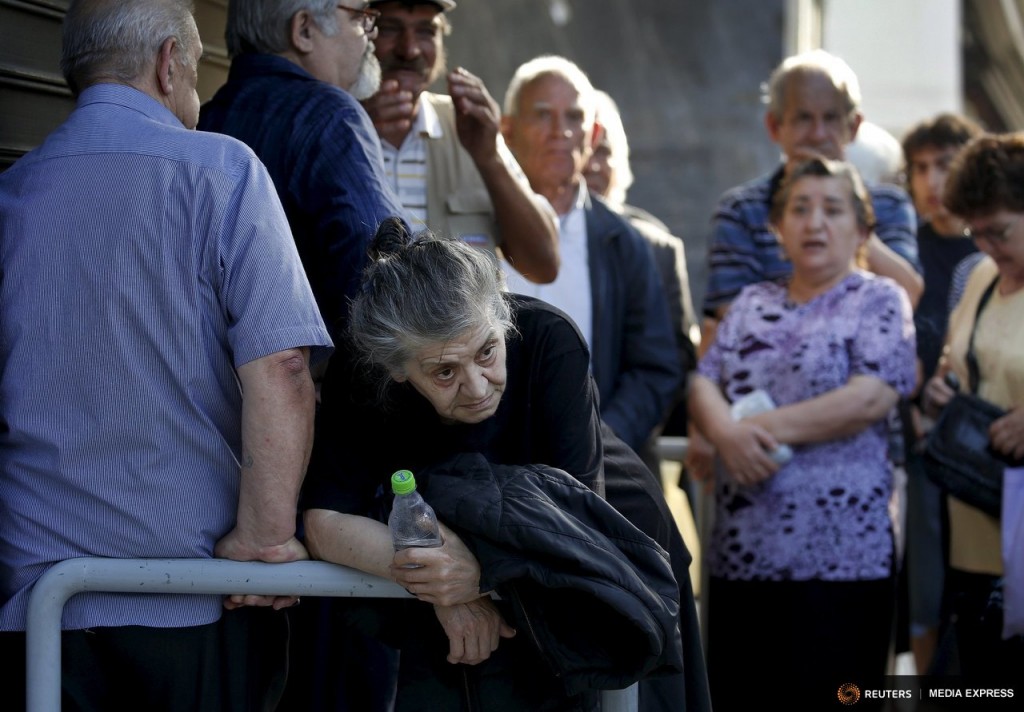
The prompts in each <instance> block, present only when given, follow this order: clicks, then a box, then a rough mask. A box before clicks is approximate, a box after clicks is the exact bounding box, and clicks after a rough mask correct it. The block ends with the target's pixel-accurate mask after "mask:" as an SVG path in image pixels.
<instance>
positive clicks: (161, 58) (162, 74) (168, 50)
mask: <svg viewBox="0 0 1024 712" xmlns="http://www.w3.org/2000/svg"><path fill="white" fill-rule="evenodd" d="M179 49H180V48H179V47H178V40H177V39H175V38H174V37H168V38H167V39H165V40H164V41H163V42H162V43H161V44H160V49H159V50H158V51H157V56H156V82H157V86H158V87H159V88H160V92H161V93H162V94H166V95H167V96H170V95H171V94H173V93H174V80H175V77H174V71H175V70H176V69H178V61H177V59H176V58H175V55H176V54H177V53H178V51H179Z"/></svg>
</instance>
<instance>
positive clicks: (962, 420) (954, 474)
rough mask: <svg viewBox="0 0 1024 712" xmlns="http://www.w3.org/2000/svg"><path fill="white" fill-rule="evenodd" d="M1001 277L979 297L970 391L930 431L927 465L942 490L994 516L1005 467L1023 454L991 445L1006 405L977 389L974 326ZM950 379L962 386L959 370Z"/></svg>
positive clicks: (969, 357) (999, 503) (959, 396)
mask: <svg viewBox="0 0 1024 712" xmlns="http://www.w3.org/2000/svg"><path fill="white" fill-rule="evenodd" d="M997 281H998V278H996V280H993V282H992V284H990V285H989V286H988V288H987V289H986V290H985V293H984V294H983V295H982V297H981V300H980V301H979V303H978V311H977V314H976V315H975V317H974V326H973V327H972V329H971V338H970V340H969V342H968V346H967V370H968V373H969V376H970V380H971V382H970V384H969V385H970V390H971V392H970V393H957V394H956V395H955V396H953V398H952V399H951V400H950V401H949V403H947V404H946V406H945V407H944V408H943V409H942V413H941V414H940V415H939V418H938V420H937V421H936V423H935V426H934V427H933V428H932V430H931V432H929V433H928V440H927V442H926V444H925V450H924V456H923V457H924V467H925V472H927V474H928V477H929V478H931V480H932V481H933V482H935V484H937V485H938V486H939V487H941V488H942V489H943V490H945V491H946V492H948V493H949V494H951V495H953V496H954V497H956V498H957V499H960V500H962V501H964V502H966V503H967V504H969V505H971V506H972V507H976V508H977V509H980V510H981V511H983V512H985V513H986V514H989V515H991V516H994V517H999V516H1000V507H1001V506H1002V499H1003V469H1004V468H1005V467H1006V466H1007V465H1010V466H1013V467H1020V466H1021V464H1024V460H1013V459H1012V458H1008V457H1007V456H1006V455H1003V454H1002V453H999V452H996V451H995V450H993V449H992V447H991V445H990V443H989V436H988V430H989V426H990V425H992V421H994V420H997V419H998V418H1001V417H1002V416H1004V415H1006V411H1004V410H1003V409H1002V408H999V407H998V406H996V405H993V404H992V403H989V402H988V401H986V400H983V399H981V398H979V397H978V396H976V395H974V393H975V392H977V389H978V381H979V380H980V373H979V369H978V361H977V357H976V356H975V354H974V331H975V329H976V328H977V324H978V317H980V316H981V310H982V309H983V308H984V307H985V304H986V303H987V302H988V300H989V298H990V297H991V296H992V291H993V290H994V289H995V286H996V282H997ZM949 376H953V379H952V380H953V382H952V383H951V384H950V385H951V386H953V387H954V388H956V387H957V385H958V384H957V383H956V382H955V376H954V375H953V374H949ZM947 377H948V376H947Z"/></svg>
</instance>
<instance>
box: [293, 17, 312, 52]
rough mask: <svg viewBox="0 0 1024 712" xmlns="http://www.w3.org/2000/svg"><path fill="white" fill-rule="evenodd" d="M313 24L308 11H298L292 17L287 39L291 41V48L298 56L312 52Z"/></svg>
mask: <svg viewBox="0 0 1024 712" xmlns="http://www.w3.org/2000/svg"><path fill="white" fill-rule="evenodd" d="M315 24H316V23H315V22H314V20H313V15H312V14H310V12H309V10H299V11H298V12H297V13H295V14H294V15H292V19H291V22H290V23H289V27H288V37H289V39H290V40H291V43H292V48H293V49H294V50H295V51H296V52H298V53H299V54H308V53H309V52H312V51H313V27H314V25H315Z"/></svg>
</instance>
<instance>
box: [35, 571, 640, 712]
mask: <svg viewBox="0 0 1024 712" xmlns="http://www.w3.org/2000/svg"><path fill="white" fill-rule="evenodd" d="M86 591H90V592H94V593H95V592H112V593H191V594H195V593H200V594H216V595H227V594H236V593H237V594H256V595H277V596H331V597H352V598H407V597H409V593H407V592H406V591H405V589H403V588H402V587H401V586H399V585H398V584H396V583H394V582H393V581H389V580H387V579H383V578H380V577H378V576H372V575H370V574H365V573H363V572H361V571H357V570H355V569H351V568H348V567H346V566H338V565H336V564H330V563H327V562H325V561H294V562H290V563H287V564H268V563H264V562H259V561H229V560H227V559H106V558H91V557H90V558H81V559H68V560H67V561H62V562H60V563H59V564H57V565H55V566H53V567H52V568H51V569H50V570H49V571H47V572H46V573H45V574H43V575H42V576H41V577H40V578H39V580H38V581H37V582H36V584H35V587H34V588H33V589H32V593H31V596H30V598H29V605H28V618H27V621H26V661H25V662H26V675H25V682H26V685H27V687H26V699H27V703H28V704H27V710H28V712H59V710H60V705H61V666H60V665H61V663H60V648H61V640H60V632H61V617H62V615H63V612H64V605H65V604H66V603H67V601H68V600H69V599H70V598H71V597H72V596H74V595H76V594H78V593H83V592H86ZM601 709H602V711H603V712H636V711H637V709H638V704H637V686H636V685H635V684H634V685H631V686H630V687H627V688H626V689H624V690H604V691H602V692H601Z"/></svg>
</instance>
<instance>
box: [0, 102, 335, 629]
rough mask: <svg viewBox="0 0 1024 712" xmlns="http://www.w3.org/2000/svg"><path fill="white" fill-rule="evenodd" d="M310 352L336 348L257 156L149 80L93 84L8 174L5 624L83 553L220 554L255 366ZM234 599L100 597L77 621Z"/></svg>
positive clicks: (158, 617) (172, 613)
mask: <svg viewBox="0 0 1024 712" xmlns="http://www.w3.org/2000/svg"><path fill="white" fill-rule="evenodd" d="M299 346H311V347H314V349H313V351H314V355H313V358H314V360H319V359H321V358H323V357H325V356H326V355H327V354H328V353H329V347H330V346H331V340H330V338H329V336H328V334H327V330H326V329H325V327H324V324H323V322H322V320H321V318H320V315H319V311H318V309H317V306H316V303H315V301H314V299H313V295H312V292H311V291H310V288H309V284H308V282H307V280H306V276H305V273H304V271H303V269H302V265H301V264H300V262H299V258H298V255H297V252H296V248H295V244H294V241H293V239H292V236H291V232H290V230H289V227H288V222H287V220H286V218H285V215H284V211H283V210H282V208H281V205H280V202H279V200H278V197H277V193H276V191H275V190H274V186H273V183H272V182H271V179H270V177H269V176H268V174H267V171H266V169H265V168H264V167H263V165H262V164H261V163H260V162H259V161H258V160H257V159H256V157H255V155H254V154H253V153H252V151H250V150H249V149H248V148H247V147H245V146H244V145H243V144H242V143H239V142H238V141H235V140H234V139H231V138H228V137H225V136H221V135H216V134H209V133H202V132H194V131H188V130H186V129H185V128H184V127H183V126H182V125H181V123H180V122H179V121H178V120H177V119H176V118H175V116H174V115H173V114H172V113H171V112H169V111H168V110H167V109H165V108H164V107H163V106H161V105H160V104H159V103H157V102H156V101H155V100H153V99H152V98H150V97H149V96H147V95H145V94H143V93H141V92H139V91H137V90H135V89H132V88H130V87H127V86H120V85H111V84H107V85H98V86H94V87H91V88H89V89H87V90H86V91H85V92H83V93H82V95H81V97H80V98H79V101H78V105H77V108H76V109H75V111H74V112H73V113H72V114H71V116H70V117H69V118H68V120H67V121H66V122H65V123H64V124H63V125H62V126H60V127H59V128H58V129H57V130H56V131H54V133H53V134H51V135H50V136H49V137H48V138H47V140H46V142H45V143H44V144H43V145H42V146H41V147H40V148H38V149H37V150H35V151H33V152H31V153H29V154H28V155H27V156H25V157H24V158H22V159H21V160H20V161H18V162H17V163H16V164H15V165H14V166H13V167H12V168H10V169H9V170H8V171H7V172H6V173H4V174H2V175H0V605H2V607H0V630H23V629H24V625H25V612H26V605H27V600H28V592H29V589H30V588H31V585H32V584H33V582H34V581H35V580H36V579H37V578H38V577H39V576H40V575H41V574H42V573H43V572H44V571H45V570H46V569H47V568H48V567H49V566H50V565H52V564H53V563H56V562H59V561H61V560H63V559H67V558H71V557H77V556H108V557H124V558H132V557H159V558H165V557H166V558H177V557H210V556H212V554H213V547H214V544H215V543H216V542H217V540H218V539H220V538H221V537H222V536H224V534H226V533H227V532H228V531H230V529H231V528H232V527H233V526H234V522H235V513H236V506H237V500H238V487H239V477H240V474H239V461H240V458H241V418H240V415H241V404H242V394H241V389H240V387H239V383H238V379H237V375H236V369H237V367H239V366H240V365H242V364H245V363H247V362H249V361H252V360H255V359H258V358H261V357H263V356H266V355H269V354H272V353H276V352H278V351H282V350H285V349H288V348H292V347H299ZM220 611H221V597H219V596H173V597H169V596H163V595H152V594H147V595H134V596H133V595H128V594H83V595H79V596H76V597H74V598H72V599H71V600H70V602H69V603H68V605H67V607H66V609H65V615H64V622H63V625H64V627H65V628H83V627H93V626H109V625H118V626H119V625H146V626H155V627H169V626H191V625H199V624H203V623H208V622H211V621H214V620H216V619H217V618H218V616H219V615H220Z"/></svg>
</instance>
